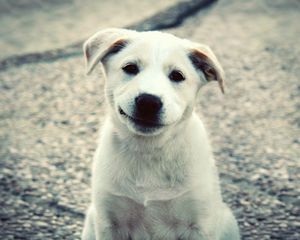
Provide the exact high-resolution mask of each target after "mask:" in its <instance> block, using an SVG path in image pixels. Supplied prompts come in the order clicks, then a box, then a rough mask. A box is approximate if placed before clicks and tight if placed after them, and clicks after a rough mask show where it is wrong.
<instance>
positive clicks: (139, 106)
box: [135, 93, 163, 118]
mask: <svg viewBox="0 0 300 240" xmlns="http://www.w3.org/2000/svg"><path fill="white" fill-rule="evenodd" d="M162 105H163V104H162V101H161V100H160V98H159V97H157V96H154V95H151V94H146V93H144V94H141V95H139V96H138V97H136V98H135V106H136V115H137V116H138V117H140V118H152V117H155V116H156V115H157V113H158V112H159V111H160V109H161V108H162Z"/></svg>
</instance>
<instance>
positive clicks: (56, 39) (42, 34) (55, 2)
mask: <svg viewBox="0 0 300 240" xmlns="http://www.w3.org/2000/svg"><path fill="white" fill-rule="evenodd" d="M176 2H178V0H164V1H159V2H157V3H156V4H153V2H152V1H150V0H147V1H136V0H126V1H117V0H101V1H97V0H85V1H80V0H22V1H11V0H1V1H0V22H1V28H0V49H1V52H0V58H4V57H8V56H10V55H19V54H23V53H29V52H40V51H44V50H49V49H53V48H60V47H64V46H66V45H68V44H71V43H74V42H77V41H79V40H82V39H85V38H87V37H88V36H89V35H91V34H93V33H94V32H95V30H97V29H99V28H104V27H107V26H110V27H122V26H127V25H130V24H133V23H135V22H137V21H140V20H142V19H144V18H146V17H149V16H151V15H153V14H155V13H156V12H158V11H161V10H163V9H165V8H167V7H169V6H171V5H172V4H175V3H176Z"/></svg>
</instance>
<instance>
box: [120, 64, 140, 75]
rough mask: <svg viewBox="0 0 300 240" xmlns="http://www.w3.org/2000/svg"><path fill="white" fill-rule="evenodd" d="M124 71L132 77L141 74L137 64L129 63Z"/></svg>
mask: <svg viewBox="0 0 300 240" xmlns="http://www.w3.org/2000/svg"><path fill="white" fill-rule="evenodd" d="M122 69H123V71H124V72H125V73H127V74H130V75H137V74H138V73H139V71H140V70H139V67H138V65H136V64H135V63H128V64H126V65H125V66H124V67H122Z"/></svg>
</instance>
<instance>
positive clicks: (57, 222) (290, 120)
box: [0, 0, 300, 240]
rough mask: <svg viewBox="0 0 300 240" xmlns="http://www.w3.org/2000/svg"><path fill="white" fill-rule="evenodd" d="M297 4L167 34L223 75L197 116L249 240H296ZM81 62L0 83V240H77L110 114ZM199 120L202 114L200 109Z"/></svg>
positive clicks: (29, 69) (249, 8) (46, 66)
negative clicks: (201, 51) (212, 56)
mask: <svg viewBox="0 0 300 240" xmlns="http://www.w3.org/2000/svg"><path fill="white" fill-rule="evenodd" d="M299 10H300V2H299V1H298V0H290V1H281V0H272V1H271V0H252V1H234V0H223V1H222V0H221V1H219V2H218V3H217V4H215V5H212V6H211V7H209V8H207V9H206V10H205V11H200V12H199V13H198V14H197V15H195V16H193V17H191V18H189V19H188V20H186V21H185V22H184V23H183V24H182V25H181V26H179V27H177V28H173V29H169V30H168V32H171V33H174V34H176V35H178V36H180V37H185V38H189V39H192V40H195V41H200V42H204V43H207V44H209V45H210V46H211V47H212V48H213V50H214V51H215V53H216V54H217V56H218V57H219V59H220V61H221V63H222V65H223V67H224V69H225V72H226V75H227V78H226V80H227V82H226V83H227V84H226V86H227V89H226V90H227V91H226V95H225V96H223V95H222V94H221V93H220V92H219V91H218V88H217V84H213V83H211V84H208V85H207V86H206V87H205V88H203V90H202V93H201V94H200V97H199V105H198V108H199V110H200V112H201V115H202V116H203V119H204V122H205V123H206V126H207V128H208V129H209V132H210V137H211V140H212V144H213V146H214V152H215V156H216V159H217V161H218V165H219V169H220V174H221V181H222V185H223V192H224V199H225V201H226V202H228V204H229V205H230V206H231V207H232V209H233V211H234V213H235V215H236V216H237V219H238V222H239V225H240V228H241V233H242V236H243V239H249V240H251V239H254V240H255V239H258V240H265V239H278V240H281V239H282V240H297V239H300V217H299V216H300V189H299V184H300V162H299V158H300V101H299V96H300V82H299V76H300V68H299V62H300V47H299V38H300V28H299V19H300V11H299ZM102 85H103V78H102V77H101V76H96V75H94V76H92V77H90V78H86V76H85V74H84V63H83V59H82V58H81V57H72V58H67V59H59V60H57V61H53V62H49V63H35V64H27V65H23V66H20V67H16V68H10V69H7V70H4V71H2V72H0V91H1V94H0V103H1V115H0V127H1V132H0V138H1V152H0V157H1V161H0V192H1V198H0V204H1V208H0V239H30V240H31V239H32V240H35V239H79V236H80V233H81V229H82V223H83V217H84V211H85V209H86V207H87V206H88V203H89V194H90V165H91V160H92V155H93V152H94V150H95V148H96V139H97V130H98V129H99V127H100V126H101V120H102V119H103V116H104V112H105V105H104V102H103V91H102ZM200 108H201V109H200Z"/></svg>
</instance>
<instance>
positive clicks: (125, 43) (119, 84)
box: [83, 29, 224, 135]
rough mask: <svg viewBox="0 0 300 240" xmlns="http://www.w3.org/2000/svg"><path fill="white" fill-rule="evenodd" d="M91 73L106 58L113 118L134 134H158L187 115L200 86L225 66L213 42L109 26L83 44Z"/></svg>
mask: <svg viewBox="0 0 300 240" xmlns="http://www.w3.org/2000/svg"><path fill="white" fill-rule="evenodd" d="M83 49H84V54H85V58H86V63H87V72H88V73H90V72H91V71H92V70H93V69H94V67H95V66H96V65H97V64H98V63H102V64H103V66H104V70H105V73H106V77H107V79H106V84H105V93H106V98H107V101H108V103H109V106H110V108H111V110H112V116H113V120H114V121H116V122H117V123H118V124H119V125H121V126H126V129H129V130H130V131H131V132H133V133H134V134H138V135H156V134H159V133H161V132H163V131H164V130H165V129H168V128H169V127H170V126H175V125H177V124H179V123H180V122H182V121H184V120H185V119H188V117H189V116H190V115H191V113H192V112H193V106H194V102H195V99H196V96H197V93H198V91H199V89H200V87H201V86H203V85H204V84H205V83H206V82H209V81H214V80H215V81H218V83H219V86H220V88H221V91H222V92H224V86H223V70H222V68H221V66H220V64H219V62H218V61H217V59H216V57H215V55H214V54H213V53H212V51H211V50H210V49H209V47H207V46H205V45H202V44H197V43H193V42H190V41H188V40H184V39H180V38H177V37H175V36H173V35H171V34H167V33H161V32H136V31H131V30H125V29H107V30H103V31H100V32H98V33H96V34H95V35H93V36H92V37H90V38H89V39H88V40H87V41H86V42H85V43H84V46H83Z"/></svg>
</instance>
